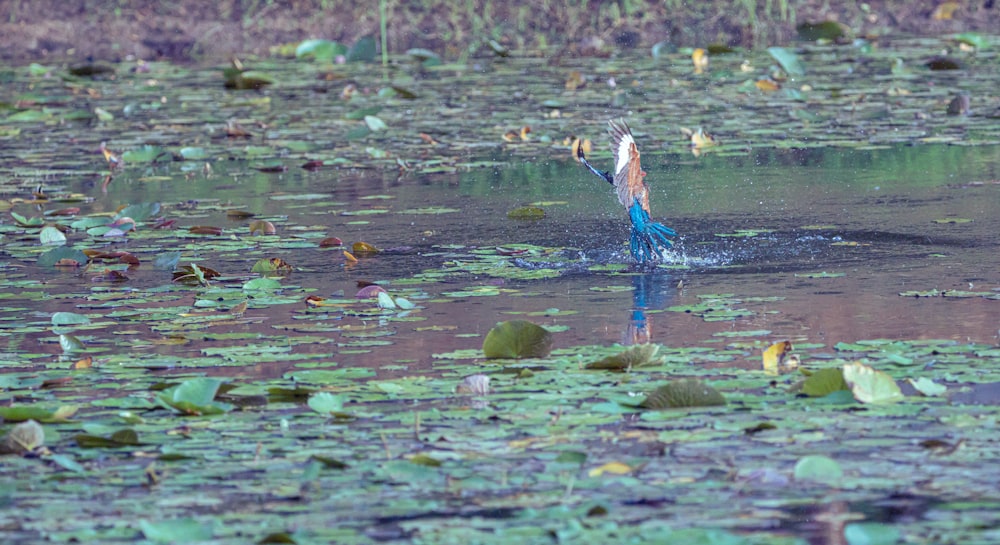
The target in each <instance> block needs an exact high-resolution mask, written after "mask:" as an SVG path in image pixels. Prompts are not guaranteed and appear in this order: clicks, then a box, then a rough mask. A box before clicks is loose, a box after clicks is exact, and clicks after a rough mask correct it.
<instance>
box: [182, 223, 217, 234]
mask: <svg viewBox="0 0 1000 545" xmlns="http://www.w3.org/2000/svg"><path fill="white" fill-rule="evenodd" d="M188 231H190V232H191V233H193V234H196V235H221V234H222V227H212V226H211V225H195V226H193V227H188Z"/></svg>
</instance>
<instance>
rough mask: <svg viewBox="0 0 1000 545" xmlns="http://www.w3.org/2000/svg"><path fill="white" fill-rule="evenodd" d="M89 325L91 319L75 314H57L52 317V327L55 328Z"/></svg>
mask: <svg viewBox="0 0 1000 545" xmlns="http://www.w3.org/2000/svg"><path fill="white" fill-rule="evenodd" d="M89 323H90V318H88V317H86V316H84V315H83V314H77V313H75V312H56V313H54V314H53V315H52V325H54V326H68V325H87V324H89Z"/></svg>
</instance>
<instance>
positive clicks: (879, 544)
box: [844, 522, 902, 545]
mask: <svg viewBox="0 0 1000 545" xmlns="http://www.w3.org/2000/svg"><path fill="white" fill-rule="evenodd" d="M901 538H902V535H901V534H900V531H899V529H898V528H896V527H895V526H890V525H888V524H883V523H881V522H852V523H850V524H848V525H847V526H845V527H844V540H845V541H846V542H847V545H896V544H897V543H900V541H901Z"/></svg>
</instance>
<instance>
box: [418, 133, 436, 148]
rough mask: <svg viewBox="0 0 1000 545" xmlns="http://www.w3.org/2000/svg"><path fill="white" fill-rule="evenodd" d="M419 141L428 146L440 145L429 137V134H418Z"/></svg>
mask: <svg viewBox="0 0 1000 545" xmlns="http://www.w3.org/2000/svg"><path fill="white" fill-rule="evenodd" d="M420 139H421V140H423V141H424V142H427V143H428V144H430V145H432V146H436V145H438V144H440V142H438V141H437V140H435V139H434V137H433V136H431V135H429V134H427V133H425V132H422V133H420Z"/></svg>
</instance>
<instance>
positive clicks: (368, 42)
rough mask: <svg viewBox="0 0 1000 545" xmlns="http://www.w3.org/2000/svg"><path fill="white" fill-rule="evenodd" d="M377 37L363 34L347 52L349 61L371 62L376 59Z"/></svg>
mask: <svg viewBox="0 0 1000 545" xmlns="http://www.w3.org/2000/svg"><path fill="white" fill-rule="evenodd" d="M375 53H376V51H375V37H374V36H362V37H361V38H359V39H358V41H356V42H354V45H352V46H351V49H349V50H348V51H347V53H346V54H345V58H346V59H347V62H371V61H373V60H375Z"/></svg>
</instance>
